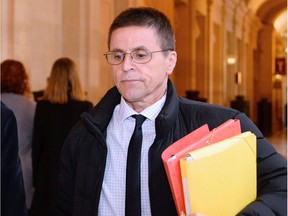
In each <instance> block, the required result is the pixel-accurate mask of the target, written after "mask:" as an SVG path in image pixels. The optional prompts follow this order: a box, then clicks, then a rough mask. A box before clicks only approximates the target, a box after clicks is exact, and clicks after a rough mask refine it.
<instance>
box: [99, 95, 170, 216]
mask: <svg viewBox="0 0 288 216" xmlns="http://www.w3.org/2000/svg"><path fill="white" fill-rule="evenodd" d="M165 100H166V94H165V95H164V96H163V97H162V98H161V99H160V100H159V101H157V102H156V103H155V104H153V105H151V106H150V107H148V108H146V109H145V110H143V111H142V112H141V113H137V112H136V111H135V110H133V109H132V108H131V107H130V106H129V105H128V104H127V103H126V102H125V100H124V99H123V98H121V102H120V104H119V105H117V106H116V107H115V109H114V113H113V116H112V119H111V121H110V123H109V125H108V128H107V140H106V141H107V148H108V155H107V161H106V168H105V174H104V180H103V185H102V190H101V195H100V203H99V215H103V216H115V215H117V216H121V215H123V216H124V215H125V191H126V163H127V153H128V146H129V142H130V139H131V136H132V133H133V131H134V127H135V119H134V118H133V117H131V115H133V114H141V115H144V116H145V117H146V118H147V119H146V120H145V121H144V123H143V125H142V133H143V141H142V150H141V212H142V215H145V216H149V215H151V208H150V198H149V185H148V177H149V174H148V173H149V171H148V151H149V148H150V146H151V145H152V144H153V141H154V139H155V136H156V133H155V119H156V117H157V115H158V114H159V113H160V111H161V109H162V107H163V106H164V103H165Z"/></svg>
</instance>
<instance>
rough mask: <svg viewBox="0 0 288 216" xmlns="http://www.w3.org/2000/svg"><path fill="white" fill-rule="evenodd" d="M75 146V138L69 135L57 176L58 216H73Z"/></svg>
mask: <svg viewBox="0 0 288 216" xmlns="http://www.w3.org/2000/svg"><path fill="white" fill-rule="evenodd" d="M75 145H76V143H75V137H74V136H73V135H72V134H69V135H68V137H67V139H66V140H65V143H64V146H63V148H62V152H61V161H60V170H59V176H58V188H57V189H58V194H57V215H59V216H72V214H73V202H74V190H75V181H76V180H75V178H76V166H77V165H76V164H77V162H76V150H75Z"/></svg>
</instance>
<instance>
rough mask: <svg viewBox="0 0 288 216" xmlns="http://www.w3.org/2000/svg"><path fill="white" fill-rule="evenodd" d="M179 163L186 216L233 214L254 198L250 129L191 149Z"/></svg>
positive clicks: (254, 174) (253, 140)
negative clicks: (192, 215)
mask: <svg viewBox="0 0 288 216" xmlns="http://www.w3.org/2000/svg"><path fill="white" fill-rule="evenodd" d="M180 166H181V174H182V180H183V189H184V197H185V208H186V215H190V214H191V213H202V214H204V215H206V216H233V215H236V214H237V213H238V212H240V211H241V210H242V209H243V208H244V207H245V206H246V205H248V204H249V203H250V202H252V201H254V200H255V198H256V192H257V185H256V184H257V173H256V136H255V135H254V134H253V133H251V132H244V133H242V134H240V135H237V136H234V137H231V138H228V139H226V140H224V141H221V142H218V143H215V144H213V145H209V146H205V147H203V148H200V149H197V150H194V151H191V152H189V153H188V154H187V156H186V157H184V158H182V159H181V160H180Z"/></svg>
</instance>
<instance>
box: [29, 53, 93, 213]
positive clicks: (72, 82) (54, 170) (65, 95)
mask: <svg viewBox="0 0 288 216" xmlns="http://www.w3.org/2000/svg"><path fill="white" fill-rule="evenodd" d="M92 106H93V105H92V103H91V102H89V101H85V100H84V93H83V91H82V88H81V84H80V79H79V75H78V73H77V71H76V66H75V63H74V62H73V61H72V60H71V59H69V58H60V59H58V60H56V61H55V62H54V64H53V67H52V70H51V74H50V76H49V79H48V84H47V88H46V89H45V91H44V95H43V97H42V98H40V100H39V101H37V106H36V113H35V119H34V122H35V126H34V135H33V144H32V147H33V150H32V159H33V180H34V187H35V192H34V199H33V203H32V209H31V211H32V215H35V216H36V215H37V216H39V215H41V216H45V215H47V216H48V215H49V216H51V215H53V216H55V215H57V213H56V211H55V208H56V202H55V201H56V198H55V197H56V195H57V194H56V193H57V182H58V168H59V163H60V152H61V148H62V145H63V143H64V140H65V138H66V136H67V135H68V133H69V131H70V129H71V128H72V127H73V125H74V124H76V123H77V121H79V120H80V114H81V113H82V112H84V111H88V110H89V109H91V108H92Z"/></svg>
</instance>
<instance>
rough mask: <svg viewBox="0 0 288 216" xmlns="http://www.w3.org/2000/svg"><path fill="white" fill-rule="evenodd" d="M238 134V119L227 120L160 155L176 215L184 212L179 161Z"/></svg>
mask: <svg viewBox="0 0 288 216" xmlns="http://www.w3.org/2000/svg"><path fill="white" fill-rule="evenodd" d="M240 133H241V128H240V121H239V120H238V119H229V120H228V121H226V122H224V123H223V124H221V125H220V126H218V127H216V128H214V129H213V130H212V131H209V128H208V125H207V124H205V125H203V126H202V127H200V128H198V129H196V130H194V131H192V132H191V133H189V134H188V135H186V136H185V137H183V138H181V139H179V140H178V141H176V142H175V143H173V144H172V145H171V146H169V147H168V148H167V149H165V151H164V152H163V153H162V161H163V163H164V167H165V171H166V174H167V177H168V180H169V184H170V188H171V191H172V194H173V199H174V202H175V205H176V208H177V212H178V215H185V212H186V210H185V199H184V193H183V185H182V177H181V169H180V159H181V158H183V157H185V156H186V154H187V153H188V152H189V151H192V150H195V149H198V148H201V147H204V146H206V145H209V144H213V143H216V142H219V141H222V140H224V139H227V138H230V137H232V136H236V135H238V134H240Z"/></svg>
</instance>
